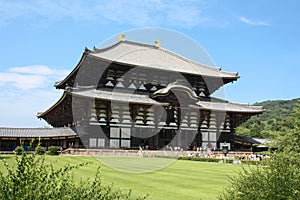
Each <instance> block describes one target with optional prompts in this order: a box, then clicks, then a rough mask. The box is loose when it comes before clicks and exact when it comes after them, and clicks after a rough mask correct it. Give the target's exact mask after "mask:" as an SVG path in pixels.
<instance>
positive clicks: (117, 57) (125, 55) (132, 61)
mask: <svg viewBox="0 0 300 200" xmlns="http://www.w3.org/2000/svg"><path fill="white" fill-rule="evenodd" d="M90 55H93V56H95V57H98V58H102V59H105V60H110V61H112V62H118V63H121V64H126V65H134V66H142V67H147V68H153V69H160V70H167V71H174V72H181V73H188V74H195V75H202V76H211V77H222V78H233V79H237V78H238V75H237V73H231V72H223V71H221V70H220V69H219V68H216V67H211V66H207V65H203V64H200V63H198V62H195V61H192V60H190V59H187V58H184V57H182V56H180V55H178V54H175V53H173V52H170V51H168V50H166V49H163V48H161V47H157V46H153V45H148V44H142V43H137V42H131V41H119V42H118V43H116V44H114V45H112V46H110V47H107V48H103V49H97V48H94V50H93V51H91V52H90Z"/></svg>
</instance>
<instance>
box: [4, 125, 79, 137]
mask: <svg viewBox="0 0 300 200" xmlns="http://www.w3.org/2000/svg"><path fill="white" fill-rule="evenodd" d="M76 135H77V134H76V133H75V132H74V131H73V130H72V129H71V128H68V127H62V128H0V137H4V138H6V137H11V138H39V137H41V138H49V137H67V136H76Z"/></svg>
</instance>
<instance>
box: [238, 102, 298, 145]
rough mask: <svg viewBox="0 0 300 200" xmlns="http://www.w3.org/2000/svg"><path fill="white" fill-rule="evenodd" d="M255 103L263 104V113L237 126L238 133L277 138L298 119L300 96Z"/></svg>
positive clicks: (248, 135)
mask: <svg viewBox="0 0 300 200" xmlns="http://www.w3.org/2000/svg"><path fill="white" fill-rule="evenodd" d="M254 105H260V106H263V107H264V109H265V110H266V111H265V112H264V113H263V114H260V115H258V116H253V117H251V118H250V119H249V120H248V121H247V122H245V123H244V124H242V125H240V126H239V127H237V128H236V135H242V136H247V137H257V138H271V139H275V138H276V135H277V134H278V133H279V132H282V131H283V127H286V126H288V127H290V128H292V126H293V122H294V121H296V115H293V114H294V113H295V112H296V110H299V109H300V98H297V99H292V100H275V101H263V102H260V103H255V104H254Z"/></svg>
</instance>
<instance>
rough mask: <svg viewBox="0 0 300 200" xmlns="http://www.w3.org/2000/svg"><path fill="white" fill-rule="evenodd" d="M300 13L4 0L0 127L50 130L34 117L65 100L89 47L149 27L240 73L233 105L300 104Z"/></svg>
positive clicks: (274, 6) (278, 6) (194, 4)
mask: <svg viewBox="0 0 300 200" xmlns="http://www.w3.org/2000/svg"><path fill="white" fill-rule="evenodd" d="M299 9H300V2H299V1H297V0H294V1H291V0H286V1H272V0H264V1H262V0H252V1H234V0H224V1H221V0H220V1H218V0H209V1H208V0H207V1H206V0H198V1H177V0H175V1H162V0H152V1H120V0H114V1H91V0H90V1H85V0H82V1H80V0H77V1H71V0H70V1H66V0H60V1H51V0H44V1H34V0H26V1H7V0H3V1H2V0H0V44H1V45H0V56H1V59H0V109H1V116H0V127H43V126H45V125H46V124H47V123H46V122H44V121H43V120H42V121H40V120H38V119H37V118H36V113H37V112H39V111H45V110H46V109H47V108H49V107H50V106H51V105H53V103H55V102H56V101H57V100H58V99H59V97H60V96H61V94H62V92H61V91H58V90H55V89H54V87H53V84H54V82H55V81H58V80H61V79H62V78H63V77H64V76H65V75H66V74H67V73H68V72H69V71H70V70H72V69H73V68H74V67H75V65H76V64H77V63H78V61H79V59H80V57H81V55H82V53H83V50H84V47H88V48H93V46H97V45H99V44H100V43H101V42H102V41H104V40H106V39H107V38H110V37H111V36H113V35H117V34H119V33H122V32H124V31H125V32H126V31H128V30H132V29H136V28H143V27H160V28H167V29H171V30H175V31H178V32H180V33H182V34H185V35H186V36H188V37H190V38H192V39H194V40H195V41H196V42H197V43H198V44H200V45H202V47H204V48H205V50H206V51H207V52H208V53H209V55H210V56H211V58H212V59H213V61H214V62H215V64H216V65H217V66H219V67H222V69H223V70H224V71H232V72H239V75H240V76H241V78H240V79H239V80H238V81H237V82H234V83H233V84H229V85H228V86H226V87H225V94H226V99H228V100H230V101H234V102H241V103H254V102H258V101H263V100H274V99H292V98H297V97H300V93H299V83H300V80H299V79H300V78H299V74H300V39H299V37H300V26H299V24H300V14H299ZM155 39H157V38H153V40H155ZM162 42H163V41H162Z"/></svg>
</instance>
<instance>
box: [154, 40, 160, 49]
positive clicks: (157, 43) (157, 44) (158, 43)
mask: <svg viewBox="0 0 300 200" xmlns="http://www.w3.org/2000/svg"><path fill="white" fill-rule="evenodd" d="M154 42H155V44H156V47H158V48H160V47H161V42H160V41H159V40H154Z"/></svg>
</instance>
